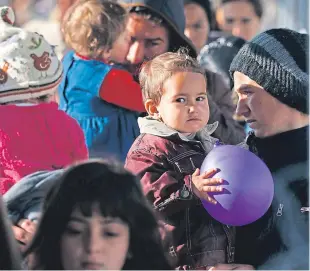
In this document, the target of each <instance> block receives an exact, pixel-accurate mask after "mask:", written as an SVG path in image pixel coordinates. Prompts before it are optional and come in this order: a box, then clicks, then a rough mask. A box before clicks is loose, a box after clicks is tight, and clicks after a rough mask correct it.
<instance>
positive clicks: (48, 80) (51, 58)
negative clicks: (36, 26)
mask: <svg viewBox="0 0 310 271" xmlns="http://www.w3.org/2000/svg"><path fill="white" fill-rule="evenodd" d="M14 20H15V15H14V12H13V10H12V9H11V8H10V7H1V8H0V104H3V103H7V102H16V101H21V100H27V99H30V98H38V97H41V96H45V95H50V94H54V93H55V91H56V89H57V86H58V84H59V83H60V80H61V76H62V64H61V61H59V59H58V58H57V56H56V54H55V52H54V46H52V45H50V44H49V43H48V42H47V41H46V40H45V39H44V37H43V36H42V35H40V34H38V33H33V32H28V31H26V30H24V29H21V28H18V27H14V26H13V24H14Z"/></svg>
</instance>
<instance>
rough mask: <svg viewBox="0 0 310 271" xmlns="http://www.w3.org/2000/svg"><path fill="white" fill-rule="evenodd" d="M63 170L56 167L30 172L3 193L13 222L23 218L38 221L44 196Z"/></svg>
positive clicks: (15, 222)
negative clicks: (49, 169)
mask: <svg viewBox="0 0 310 271" xmlns="http://www.w3.org/2000/svg"><path fill="white" fill-rule="evenodd" d="M63 171H64V170H63V169H58V170H53V171H38V172H35V173H32V174H30V175H27V176H25V177H24V178H22V179H21V180H20V181H19V182H18V183H16V184H14V185H13V186H12V188H11V189H10V190H9V191H8V192H7V193H5V195H4V196H3V201H4V203H5V205H6V208H7V210H8V216H9V218H10V220H11V221H12V223H13V224H17V222H18V221H19V220H20V219H23V218H25V219H29V220H31V221H38V219H39V217H40V214H41V207H42V204H43V201H44V199H45V196H46V194H47V192H48V191H49V189H50V188H51V187H52V186H53V184H54V183H55V181H56V180H58V179H59V177H60V176H61V174H62V172H63Z"/></svg>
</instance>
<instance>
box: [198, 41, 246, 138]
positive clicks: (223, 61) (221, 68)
mask: <svg viewBox="0 0 310 271" xmlns="http://www.w3.org/2000/svg"><path fill="white" fill-rule="evenodd" d="M245 42H246V41H245V40H244V39H242V38H239V37H235V36H227V37H221V38H218V39H217V40H215V41H213V42H211V43H209V44H207V45H205V46H204V47H203V48H202V50H201V51H200V54H199V56H198V61H199V63H200V65H201V66H202V67H204V68H205V69H209V70H211V71H212V72H215V73H217V74H220V75H221V76H222V78H223V81H225V83H226V86H227V88H229V89H231V90H232V89H233V84H234V82H233V80H232V78H231V76H230V74H229V67H230V64H231V62H232V60H233V58H234V57H235V56H236V55H237V53H238V51H239V50H240V48H241V47H242V46H243V45H244V43H245ZM232 98H233V101H234V103H235V104H237V102H238V97H237V95H236V94H235V92H232ZM234 119H235V120H236V121H237V122H239V123H240V124H241V125H242V126H244V128H245V132H246V133H247V132H248V131H249V130H250V129H249V127H248V125H247V123H246V122H245V121H244V117H242V116H238V115H237V114H235V115H234Z"/></svg>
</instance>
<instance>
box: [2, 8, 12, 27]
mask: <svg viewBox="0 0 310 271" xmlns="http://www.w3.org/2000/svg"><path fill="white" fill-rule="evenodd" d="M0 15H1V20H2V21H3V22H5V23H8V24H10V25H13V24H14V22H15V14H14V11H13V10H12V8H10V7H6V6H5V7H1V8H0Z"/></svg>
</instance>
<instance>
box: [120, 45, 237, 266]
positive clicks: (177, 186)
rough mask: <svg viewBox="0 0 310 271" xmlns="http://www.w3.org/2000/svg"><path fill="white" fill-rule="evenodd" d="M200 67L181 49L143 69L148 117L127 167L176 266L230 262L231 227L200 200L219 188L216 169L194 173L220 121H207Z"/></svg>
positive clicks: (231, 258) (205, 98) (209, 147)
mask: <svg viewBox="0 0 310 271" xmlns="http://www.w3.org/2000/svg"><path fill="white" fill-rule="evenodd" d="M204 74H205V73H204V71H203V70H202V69H201V68H200V66H199V64H198V63H197V61H196V60H194V59H192V58H191V57H189V56H188V55H187V54H186V53H185V52H184V50H180V51H179V52H177V53H165V54H162V55H160V56H158V57H156V58H154V59H153V60H151V61H149V62H147V63H146V64H144V66H143V68H142V70H141V73H140V78H139V79H140V85H141V88H142V93H143V98H144V102H145V108H146V111H147V113H148V116H147V117H145V118H139V120H138V122H139V126H140V132H141V135H140V136H139V137H138V138H137V139H136V141H135V142H134V144H133V146H132V147H131V149H130V150H129V152H128V156H127V160H126V164H125V167H126V168H127V169H128V170H130V171H132V172H133V173H134V174H136V175H138V176H139V177H140V178H141V184H142V186H143V190H144V193H145V195H146V196H147V198H148V199H149V200H150V201H151V202H152V203H153V205H154V207H155V209H156V210H157V211H159V212H160V213H161V214H162V216H163V217H164V219H165V223H166V225H167V228H168V229H170V230H171V231H172V239H173V241H172V243H171V246H170V250H169V251H170V254H171V255H172V256H175V257H177V259H178V260H177V265H176V266H178V267H179V268H181V269H207V268H210V267H212V266H214V265H216V264H218V263H230V262H232V261H233V251H234V229H233V228H230V227H228V226H226V225H223V224H221V223H219V222H217V221H215V220H214V219H213V218H212V217H211V216H210V215H209V214H208V213H207V212H206V210H205V209H204V208H203V206H202V203H201V199H204V200H206V201H209V202H210V203H213V204H216V201H215V200H214V198H212V197H210V196H209V195H208V192H221V191H222V189H223V188H222V187H221V186H220V185H221V184H222V183H223V180H221V179H219V178H214V177H213V176H214V175H215V174H216V172H217V169H210V170H209V171H207V172H199V168H200V167H201V165H202V162H203V160H204V158H205V157H206V155H207V154H208V153H209V152H210V151H211V150H212V148H213V146H214V144H215V143H216V142H217V140H216V139H215V138H213V137H211V136H210V134H212V133H213V132H214V130H215V129H216V127H217V124H216V123H215V124H212V125H207V123H208V120H209V106H208V99H207V92H206V89H207V87H206V86H207V84H206V78H205V75H204Z"/></svg>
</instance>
